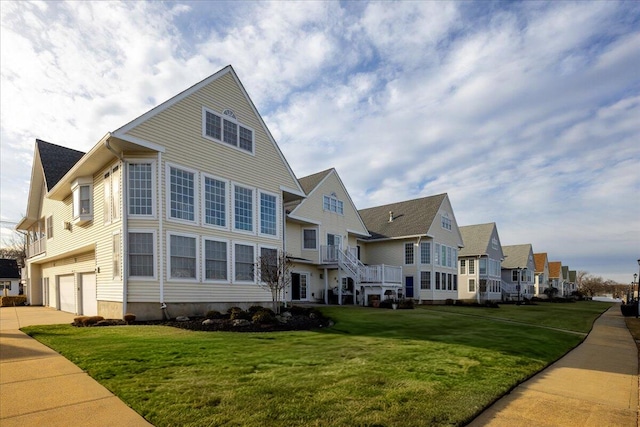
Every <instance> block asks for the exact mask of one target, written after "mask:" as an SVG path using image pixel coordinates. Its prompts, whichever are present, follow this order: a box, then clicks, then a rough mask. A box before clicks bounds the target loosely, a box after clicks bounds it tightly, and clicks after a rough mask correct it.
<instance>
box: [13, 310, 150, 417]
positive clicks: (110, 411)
mask: <svg viewBox="0 0 640 427" xmlns="http://www.w3.org/2000/svg"><path fill="white" fill-rule="evenodd" d="M74 317H75V315H73V314H70V313H64V312H61V311H57V310H54V309H50V308H45V307H2V308H0V425H1V426H2V427H12V426H21V427H30V426H64V427H67V426H84V427H89V426H91V427H93V426H95V427H101V426H105V427H106V426H116V425H117V426H131V427H137V426H140V427H149V426H151V424H149V423H148V422H147V421H146V420H145V419H144V418H142V417H141V416H140V415H139V414H138V413H137V412H135V411H134V410H133V409H131V408H130V407H128V406H127V405H126V404H124V402H122V401H121V400H120V399H118V398H117V397H116V396H114V395H113V394H112V393H111V392H110V391H109V390H107V389H106V388H104V387H103V386H102V385H100V384H98V383H97V382H96V381H95V380H94V379H92V378H91V377H90V376H89V375H87V374H86V373H85V372H84V371H82V370H81V369H80V368H78V367H77V366H76V365H74V364H73V363H71V362H70V361H68V360H67V359H65V358H64V357H62V356H61V355H60V354H58V353H56V352H55V351H53V350H51V349H50V348H49V347H47V346H45V345H43V344H40V343H39V342H38V341H36V340H34V339H32V338H30V337H29V336H28V335H26V334H24V333H22V332H20V331H19V328H22V327H24V326H29V325H50V324H60V323H71V322H72V321H73V318H74Z"/></svg>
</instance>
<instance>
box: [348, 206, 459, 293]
mask: <svg viewBox="0 0 640 427" xmlns="http://www.w3.org/2000/svg"><path fill="white" fill-rule="evenodd" d="M359 213H360V216H361V217H362V220H363V221H364V223H365V225H366V227H367V230H368V231H369V233H370V234H371V237H368V238H362V239H360V245H361V253H360V258H361V259H362V260H363V262H365V263H366V264H376V265H401V266H402V275H403V277H402V283H403V295H404V296H405V297H406V298H413V299H415V300H418V302H421V303H429V302H437V301H441V302H444V301H445V300H447V299H457V298H458V271H457V260H458V251H459V250H460V248H461V247H462V236H461V235H460V231H459V229H458V224H457V222H456V218H455V215H454V213H453V208H452V207H451V202H450V201H449V196H448V195H447V194H439V195H436V196H430V197H423V198H420V199H415V200H407V201H403V202H398V203H391V204H388V205H384V206H376V207H373V208H368V209H361V210H360V211H359Z"/></svg>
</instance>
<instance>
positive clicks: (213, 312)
mask: <svg viewBox="0 0 640 427" xmlns="http://www.w3.org/2000/svg"><path fill="white" fill-rule="evenodd" d="M204 317H206V318H207V319H224V318H225V317H226V316H225V315H224V314H222V313H220V312H219V311H216V310H209V311H207V314H205V315H204Z"/></svg>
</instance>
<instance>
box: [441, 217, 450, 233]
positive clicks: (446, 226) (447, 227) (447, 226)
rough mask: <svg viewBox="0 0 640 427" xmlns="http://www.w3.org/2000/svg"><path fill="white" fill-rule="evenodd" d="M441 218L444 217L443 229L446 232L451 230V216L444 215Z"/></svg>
mask: <svg viewBox="0 0 640 427" xmlns="http://www.w3.org/2000/svg"><path fill="white" fill-rule="evenodd" d="M441 216H442V228H444V229H445V230H451V219H450V218H449V215H448V214H446V213H444V214H442V215H441Z"/></svg>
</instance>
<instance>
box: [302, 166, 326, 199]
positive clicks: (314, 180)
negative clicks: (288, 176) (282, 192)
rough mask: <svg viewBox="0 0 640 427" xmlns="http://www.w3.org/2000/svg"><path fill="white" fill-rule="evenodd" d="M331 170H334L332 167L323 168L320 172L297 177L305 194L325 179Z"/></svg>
mask: <svg viewBox="0 0 640 427" xmlns="http://www.w3.org/2000/svg"><path fill="white" fill-rule="evenodd" d="M332 171H335V169H334V168H331V169H327V170H324V171H322V172H316V173H314V174H312V175H309V176H304V177H302V178H300V179H298V182H299V183H300V186H301V187H302V189H303V190H304V192H305V194H307V195H309V193H311V192H312V191H313V190H314V189H315V188H316V187H317V186H318V184H320V183H321V182H322V180H323V179H325V178H326V177H327V176H328V175H329V174H330V173H331V172H332Z"/></svg>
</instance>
